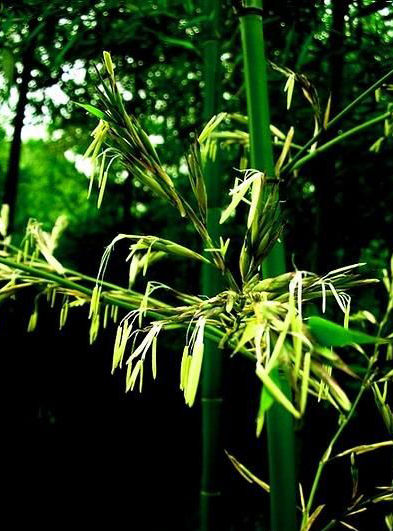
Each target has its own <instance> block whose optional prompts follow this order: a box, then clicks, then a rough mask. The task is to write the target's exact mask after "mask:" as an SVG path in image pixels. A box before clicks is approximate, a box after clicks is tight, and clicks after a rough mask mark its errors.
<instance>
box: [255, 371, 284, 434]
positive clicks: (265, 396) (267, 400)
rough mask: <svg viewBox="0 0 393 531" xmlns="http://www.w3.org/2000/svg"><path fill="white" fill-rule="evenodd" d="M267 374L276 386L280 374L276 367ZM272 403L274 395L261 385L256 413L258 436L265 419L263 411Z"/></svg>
mask: <svg viewBox="0 0 393 531" xmlns="http://www.w3.org/2000/svg"><path fill="white" fill-rule="evenodd" d="M269 376H270V378H271V379H272V381H273V382H274V383H275V384H276V385H277V386H278V385H279V383H280V380H279V378H280V375H279V372H278V368H277V367H274V368H273V369H272V370H271V371H270V372H269ZM273 404H274V396H273V395H272V394H271V392H270V391H269V389H268V388H267V387H266V385H263V386H262V390H261V395H260V400H259V409H258V415H257V419H256V422H257V430H256V435H257V437H259V436H260V435H261V433H262V429H263V424H264V420H265V413H266V411H268V410H269V409H270V408H271V407H272V405H273Z"/></svg>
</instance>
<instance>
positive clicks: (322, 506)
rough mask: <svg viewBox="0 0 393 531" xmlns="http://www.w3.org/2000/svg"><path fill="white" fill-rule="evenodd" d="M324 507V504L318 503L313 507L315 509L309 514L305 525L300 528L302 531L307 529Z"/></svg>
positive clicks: (307, 530)
mask: <svg viewBox="0 0 393 531" xmlns="http://www.w3.org/2000/svg"><path fill="white" fill-rule="evenodd" d="M324 507H325V505H318V507H317V508H316V509H315V511H314V512H313V513H312V514H311V515H310V517H309V518H308V520H307V524H306V527H305V528H304V529H302V531H309V529H310V528H311V526H312V525H313V523H314V522H315V520H316V519H317V518H318V516H319V515H320V514H321V511H322V509H323V508H324Z"/></svg>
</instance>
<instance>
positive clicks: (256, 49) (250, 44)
mask: <svg viewBox="0 0 393 531" xmlns="http://www.w3.org/2000/svg"><path fill="white" fill-rule="evenodd" d="M244 6H245V8H246V9H245V10H243V11H242V12H241V13H240V15H241V16H240V28H241V34H242V44H243V55H244V71H245V82H246V94H247V111H248V117H249V133H250V153H251V165H252V167H253V168H255V169H259V170H261V171H263V172H265V174H266V175H267V176H271V177H274V162H273V150H272V141H271V134H270V129H269V124H270V117H269V100H268V89H267V74H266V58H265V51H264V39H263V26H262V16H261V15H260V14H258V12H257V10H259V9H262V1H261V0H249V1H247V2H244ZM247 7H251V8H256V9H253V10H250V11H248V12H247ZM263 201H264V196H263V195H262V196H261V197H260V201H259V205H258V210H259V211H260V210H261V206H262V205H263ZM256 218H257V219H256V221H255V222H254V223H253V227H252V230H254V231H257V230H258V216H256ZM284 271H285V258H284V248H283V245H282V244H277V245H276V246H275V247H274V249H273V251H272V252H271V253H270V255H269V256H268V257H267V259H266V260H265V262H264V264H263V274H264V276H269V277H270V276H276V275H278V274H280V273H282V272H284ZM280 387H281V390H282V391H283V392H284V393H285V395H286V396H287V397H290V396H291V391H290V386H289V382H288V379H287V377H286V375H282V378H281V385H280ZM267 431H268V454H269V475H270V489H271V490H270V509H271V515H270V517H271V530H272V531H295V529H296V527H297V526H296V488H295V484H296V482H295V459H294V434H293V420H292V416H291V414H290V413H288V411H286V410H285V409H284V408H283V407H282V406H281V405H279V404H277V403H275V404H274V405H273V406H272V407H271V409H270V410H269V412H268V414H267Z"/></svg>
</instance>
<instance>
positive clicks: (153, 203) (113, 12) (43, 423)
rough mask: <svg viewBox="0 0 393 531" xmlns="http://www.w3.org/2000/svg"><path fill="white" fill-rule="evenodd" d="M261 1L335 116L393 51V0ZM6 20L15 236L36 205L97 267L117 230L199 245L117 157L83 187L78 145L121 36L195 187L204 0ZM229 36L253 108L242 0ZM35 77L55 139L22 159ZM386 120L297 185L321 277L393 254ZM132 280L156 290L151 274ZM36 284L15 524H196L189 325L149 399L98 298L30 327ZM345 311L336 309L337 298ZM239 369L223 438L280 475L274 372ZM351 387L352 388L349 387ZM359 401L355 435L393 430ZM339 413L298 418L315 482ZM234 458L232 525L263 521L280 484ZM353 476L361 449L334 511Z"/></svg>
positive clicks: (184, 274) (270, 25)
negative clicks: (184, 384) (270, 391)
mask: <svg viewBox="0 0 393 531" xmlns="http://www.w3.org/2000/svg"><path fill="white" fill-rule="evenodd" d="M265 13H266V15H265V38H266V41H267V52H268V56H269V58H271V59H272V60H273V61H274V62H276V63H278V64H281V65H285V66H288V67H289V68H291V69H293V70H295V71H296V72H300V73H303V74H305V75H306V76H307V77H308V78H309V79H310V80H311V81H312V83H313V84H314V85H315V86H316V87H317V89H318V93H319V99H320V102H321V106H322V109H324V108H325V106H326V102H327V99H328V96H329V93H330V92H331V93H332V115H334V114H335V113H336V112H338V111H339V110H340V109H342V108H343V107H344V106H345V105H346V104H347V103H348V102H349V101H351V99H353V98H354V97H356V96H357V95H358V94H359V93H360V92H361V91H362V90H364V89H365V88H366V87H367V86H369V85H370V84H372V83H373V82H374V81H375V80H376V79H378V78H379V77H381V76H382V75H383V74H384V73H385V72H387V71H388V70H389V69H390V68H392V66H393V61H392V59H393V58H392V41H393V9H392V5H391V3H390V2H378V1H375V2H367V1H360V0H358V1H347V0H344V1H340V0H335V1H332V2H319V1H318V2H310V1H298V2H285V1H280V2H277V1H276V2H268V1H267V2H265ZM0 16H1V24H0V38H1V47H2V48H1V53H2V65H3V66H2V70H3V72H4V79H5V82H4V83H3V85H2V89H1V90H2V101H4V102H5V101H7V100H8V101H9V102H10V103H9V104H10V107H11V111H10V112H8V111H7V110H6V109H5V107H4V106H3V107H2V108H1V112H2V113H3V119H2V124H3V127H1V126H0V138H1V144H0V185H1V186H2V189H3V190H4V196H5V197H7V193H8V200H10V198H11V201H13V202H14V203H13V205H14V211H15V224H14V241H15V242H18V241H20V239H21V237H22V234H23V231H24V226H25V224H26V222H27V220H28V219H29V218H30V217H34V218H37V219H39V220H40V221H42V223H43V224H44V227H45V228H47V229H49V227H50V226H51V225H52V224H53V223H54V221H55V219H56V218H57V216H58V215H60V214H63V213H64V214H66V215H67V216H68V218H69V227H68V229H67V231H66V233H65V235H64V237H63V239H62V242H61V244H60V247H59V249H58V250H57V253H56V256H58V257H59V258H60V259H61V261H62V262H63V263H64V264H66V265H67V266H69V267H73V268H75V269H78V270H80V271H83V272H85V273H87V274H91V275H95V274H96V273H97V269H98V265H99V261H100V258H101V255H102V252H103V249H104V247H105V245H107V244H108V243H109V242H110V241H111V239H112V238H113V237H114V236H115V235H116V234H117V233H118V232H120V231H122V232H128V233H133V234H160V235H161V236H163V237H166V238H170V239H173V240H175V241H185V242H187V244H188V245H190V246H194V248H197V246H198V242H197V240H196V238H195V236H194V235H193V233H192V232H191V231H190V230H189V229H188V227H186V226H184V225H183V224H182V223H180V222H179V221H178V219H177V217H176V213H175V212H171V211H170V210H169V209H168V207H167V206H164V205H163V204H162V203H161V202H160V201H159V200H157V199H155V198H152V197H151V195H150V194H149V193H148V192H146V191H145V190H144V189H143V188H142V187H140V186H138V185H137V184H136V183H135V182H133V181H131V179H130V176H124V174H122V172H121V169H120V168H114V172H113V174H112V176H111V180H110V182H109V183H108V189H107V192H106V197H105V199H104V204H103V207H102V208H101V210H100V211H97V210H96V208H95V205H94V201H91V202H90V203H88V202H87V201H86V200H85V193H86V187H87V186H86V178H85V176H84V175H83V174H81V173H79V172H77V170H76V169H75V166H74V164H73V163H72V162H70V161H69V160H67V159H66V158H65V157H64V153H65V152H66V151H67V150H72V151H73V153H74V154H83V152H84V151H85V149H86V147H87V145H88V143H89V133H90V131H91V130H92V129H93V128H94V126H95V120H94V119H93V118H90V117H89V116H87V115H85V113H83V112H81V111H80V110H78V109H77V108H76V106H75V105H74V104H73V101H82V102H85V101H92V102H93V103H94V81H95V78H94V71H93V68H92V67H93V64H97V63H99V61H100V57H101V53H102V50H109V51H110V52H111V54H112V57H113V59H114V61H115V63H116V72H117V75H118V77H119V79H120V80H121V83H122V86H123V87H125V88H127V89H128V90H129V91H130V92H131V93H132V95H133V97H132V99H131V100H130V101H128V103H127V105H128V106H129V109H130V111H131V112H133V113H134V114H135V115H136V116H137V117H138V118H139V119H140V120H141V122H142V124H143V126H144V127H145V129H146V130H147V131H148V132H149V133H151V134H155V135H162V137H163V139H164V144H163V145H158V147H157V149H158V150H159V153H160V157H161V158H162V160H163V161H164V162H165V164H166V165H167V166H168V168H169V170H170V172H171V175H173V176H174V178H175V179H176V183H177V185H178V186H179V187H180V188H181V189H183V190H185V189H186V187H187V182H186V181H187V179H186V177H185V176H184V174H183V173H182V169H181V168H182V164H183V165H184V161H183V159H182V156H183V153H184V152H185V150H186V149H187V146H188V144H189V143H190V141H192V138H193V137H194V135H195V131H197V130H200V128H201V125H202V118H201V112H202V111H201V109H202V107H201V105H202V103H201V99H202V98H201V94H202V70H201V68H202V67H201V56H200V53H199V52H200V46H201V39H202V37H201V35H200V30H199V29H198V28H199V18H198V17H200V6H199V3H198V2H195V3H193V2H176V1H173V2H170V1H168V2H157V3H154V2H115V1H110V0H103V1H102V2H96V3H94V5H92V3H90V2H81V1H79V2H78V1H76V0H73V1H72V2H68V3H60V2H57V1H54V2H50V3H48V2H41V1H27V0H26V1H23V2H7V3H3V4H2V10H1V13H0ZM221 38H222V43H223V50H222V51H223V55H222V67H223V68H222V75H223V85H222V96H223V97H222V100H221V108H222V109H223V110H227V111H229V112H243V113H245V91H244V85H243V77H242V76H243V73H242V57H241V48H240V35H239V31H238V29H237V21H236V18H235V16H234V13H233V11H232V8H231V4H230V3H229V2H224V3H223V10H222V27H221ZM75 65H77V66H78V65H79V66H78V67H80V68H84V69H85V78H84V81H83V82H81V83H77V82H75V81H73V80H72V79H67V76H65V75H64V74H65V73H67V72H68V71H69V70H70V68H72V67H75ZM23 72H25V74H26V73H27V74H28V79H27V80H26V81H27V86H28V90H27V105H26V106H25V107H24V108H23V109H22V110H23V111H24V112H26V117H27V118H26V120H25V124H26V122H28V123H30V124H31V123H35V124H42V123H44V124H45V126H46V129H47V132H48V134H47V138H45V139H37V138H33V137H31V136H30V138H25V140H24V141H23V143H22V151H21V158H20V160H19V159H18V160H15V158H14V160H12V157H10V156H9V153H10V146H11V143H12V142H14V143H15V132H16V131H17V129H18V124H17V120H18V112H17V110H18V109H17V108H16V100H17V99H16V95H17V91H19V93H21V86H22V83H23ZM269 78H270V99H271V114H272V123H274V124H275V125H277V126H278V127H279V128H280V129H282V130H283V131H287V130H288V128H289V126H290V125H294V127H295V130H296V136H295V141H296V142H297V143H299V144H302V143H304V142H305V141H306V140H307V139H308V138H309V137H310V136H311V134H312V131H313V121H312V113H311V109H310V107H309V105H308V104H307V102H306V100H305V99H304V98H303V97H302V95H301V90H300V89H299V88H295V93H294V99H293V105H292V109H291V111H290V112H288V111H286V109H285V95H284V93H283V86H284V84H285V79H283V78H282V76H280V75H279V74H277V73H276V72H274V71H272V70H270V71H269ZM391 83H393V81H391ZM53 85H58V86H60V87H61V89H62V90H63V91H64V93H65V94H66V95H67V97H68V101H67V103H62V104H56V102H54V101H53V100H52V99H51V98H50V97H49V95H48V92H47V89H48V87H51V86H53ZM388 88H389V87H383V90H382V96H381V100H380V101H379V102H376V100H375V98H374V97H369V98H367V99H365V100H363V102H362V103H361V105H359V106H358V107H356V109H355V110H354V111H353V112H352V113H351V115H350V116H347V117H346V119H345V120H344V122H342V124H341V125H340V127H342V130H346V129H348V128H350V127H353V126H354V125H357V124H360V123H362V122H363V121H365V120H367V119H369V118H371V117H373V116H376V115H378V114H381V113H383V112H385V110H386V105H387V104H388V103H389V102H391V101H392V93H391V92H390V93H389V91H388V90H387V89H388ZM22 118H23V114H22ZM12 123H13V125H14V126H15V127H14V129H12V127H11V125H12ZM19 125H20V124H19ZM25 131H26V130H25ZM383 134H384V132H383V124H379V125H377V126H374V127H372V128H369V129H366V130H365V131H363V132H362V133H361V134H360V135H357V136H353V137H351V139H349V140H348V141H347V142H346V143H342V144H340V145H339V146H338V147H337V148H334V149H333V150H331V151H330V152H329V153H328V154H326V156H323V158H322V157H319V158H316V159H315V161H314V162H313V163H311V164H309V165H307V166H305V167H304V169H302V170H301V172H299V175H298V176H297V177H296V179H294V180H293V181H291V184H290V185H289V186H288V187H286V188H285V189H284V191H283V194H284V196H285V199H286V204H285V219H286V221H287V226H286V232H285V239H286V246H287V258H288V264H290V263H291V260H292V261H293V262H294V263H295V264H296V266H297V267H298V268H301V269H307V270H315V271H316V272H318V273H321V274H323V273H326V272H327V271H329V270H330V269H333V268H336V267H340V266H342V265H345V264H349V263H356V262H359V261H367V266H366V267H365V268H364V271H365V274H369V275H371V276H380V274H381V273H380V271H381V268H383V267H387V265H388V260H389V256H390V254H391V252H392V236H391V235H392V208H391V205H392V199H393V187H392V171H393V162H392V160H393V159H392V139H391V138H386V139H384V141H383V143H382V146H381V150H380V152H379V153H374V152H370V151H369V148H370V146H371V145H372V144H373V143H374V142H375V141H376V140H377V139H378V138H379V137H382V136H383ZM239 155H240V150H239V149H238V148H237V147H232V148H227V149H226V150H225V151H224V155H223V157H222V158H223V160H224V162H223V167H224V170H223V171H225V175H226V177H225V178H226V179H227V182H228V183H230V182H231V179H233V171H232V168H233V167H237V166H238V163H239ZM10 168H13V169H10ZM15 168H16V169H15ZM10 175H11V177H10ZM10 178H12V179H14V182H15V181H16V182H17V184H18V186H17V188H16V192H15V193H14V196H12V193H11V195H10V191H9V190H10V187H9V184H8V185H7V183H9V179H10ZM7 186H8V188H7ZM7 190H8V192H7ZM225 193H226V191H225V190H223V204H226V198H225ZM241 222H242V217H241V213H240V214H239V215H238V217H237V218H236V219H235V220H234V221H233V223H232V225H231V226H229V227H228V228H227V229H226V230H227V233H228V234H229V235H230V236H231V238H232V241H233V242H235V244H236V242H237V241H240V239H239V238H240V235H241ZM125 256H126V248H125V247H122V246H121V245H120V246H119V247H118V251H117V252H116V255H115V256H114V258H113V259H112V261H111V263H110V268H109V271H108V279H109V280H111V281H113V282H116V283H120V284H123V285H125V283H126V279H127V266H126V265H125V262H124V259H125ZM150 276H151V278H154V279H159V280H161V281H162V282H166V283H171V284H172V285H175V286H176V287H177V288H178V289H180V290H184V291H187V292H190V293H195V292H196V293H199V289H200V288H199V280H198V278H199V271H198V268H197V267H196V266H195V265H189V264H185V263H183V262H181V261H171V260H168V261H164V262H161V263H160V264H159V265H158V266H153V267H152V268H151V270H150ZM136 287H137V288H138V289H141V290H144V282H143V280H140V281H138V284H137V286H136ZM34 295H35V292H34V290H30V291H26V293H24V294H22V295H21V296H20V297H18V298H17V299H16V300H7V301H2V302H1V304H2V307H1V322H0V340H1V345H2V368H1V369H2V370H1V375H2V376H1V379H2V388H3V389H4V391H5V393H4V394H5V396H4V399H3V406H4V414H3V418H4V424H3V434H4V435H3V440H4V442H5V448H4V450H3V452H2V454H3V460H2V461H3V465H2V468H3V473H2V482H3V489H2V490H3V492H5V495H4V497H3V503H4V508H5V512H4V518H6V515H7V518H9V520H8V522H9V523H8V524H7V525H6V526H5V528H10V529H14V528H15V529H16V528H20V527H21V526H22V525H23V526H27V525H29V526H32V527H33V526H34V527H40V528H51V529H57V528H59V527H61V526H63V525H68V526H69V527H71V526H72V527H75V528H79V527H85V528H86V529H91V528H93V527H95V526H97V525H103V527H105V528H110V529H116V530H117V529H124V528H129V529H140V530H144V529H146V530H156V531H164V530H166V529H179V530H183V529H184V530H188V529H189V530H195V529H197V521H198V511H197V500H198V488H199V486H198V484H199V476H200V410H199V406H198V405H196V406H195V407H194V408H192V409H191V410H190V409H189V408H187V407H186V406H185V405H184V402H183V397H182V394H181V392H180V391H179V389H178V375H179V366H180V356H181V351H182V346H183V342H184V338H183V335H182V333H179V332H176V333H174V332H171V333H167V334H165V338H164V337H162V338H161V339H160V348H159V358H158V381H157V382H156V383H154V384H153V383H151V382H150V381H149V378H145V384H144V390H143V394H142V395H141V396H140V395H139V394H138V392H136V393H133V394H128V395H126V394H125V393H124V374H122V373H117V374H115V375H114V376H111V374H110V369H111V357H112V345H113V340H114V332H115V328H114V327H113V326H112V327H109V329H108V330H107V331H105V332H102V333H100V336H99V339H98V341H97V342H96V343H95V344H94V345H93V346H89V344H88V321H87V315H86V311H85V310H84V309H81V310H78V309H76V310H74V311H73V312H72V313H71V315H70V316H69V319H68V323H67V325H66V327H65V328H64V329H63V330H62V331H59V330H58V319H59V312H60V307H59V305H57V306H56V307H55V308H54V309H53V310H51V309H49V308H48V306H47V305H46V304H45V303H44V302H40V305H39V319H38V326H37V330H36V331H35V332H34V333H32V334H27V332H26V328H27V323H28V319H29V316H30V314H31V311H32V309H33V301H34ZM353 299H354V302H353V305H354V311H356V310H357V309H360V308H361V309H368V310H369V311H371V312H372V313H374V314H375V315H376V317H377V318H378V317H379V316H381V315H382V313H383V311H384V307H385V305H386V296H385V292H384V290H383V289H382V288H381V287H376V288H372V289H367V290H358V291H356V293H354V294H353ZM331 317H332V318H336V319H337V320H338V319H339V318H340V317H337V313H336V314H334V313H332V315H331ZM225 381H226V388H225V435H224V446H225V448H227V449H228V450H229V451H230V452H231V453H233V454H234V455H235V456H236V457H237V458H238V459H239V461H241V462H243V463H244V464H245V465H246V466H248V467H249V468H251V469H252V470H253V471H254V472H255V473H256V474H257V475H259V476H260V477H261V478H263V479H265V480H267V464H266V452H265V449H266V444H265V440H264V438H263V437H262V439H261V440H256V439H255V435H254V418H255V414H256V409H257V397H258V386H257V382H256V381H255V378H254V376H253V372H252V371H250V369H249V367H248V364H247V362H245V361H243V360H242V359H238V358H236V357H235V358H232V359H228V362H227V366H226V380H225ZM344 383H345V384H346V385H347V387H346V389H349V391H348V393H349V394H350V395H351V393H353V392H354V390H355V389H351V382H350V381H349V380H348V381H345V382H344ZM352 385H353V384H352ZM359 411H360V412H359V415H358V417H357V418H355V420H354V423H353V425H352V428H350V429H349V430H348V431H347V432H346V433H345V435H344V437H343V439H342V440H341V442H340V448H341V449H345V448H348V447H350V446H351V445H355V444H361V443H367V442H376V441H379V440H386V439H388V438H389V435H388V434H387V433H386V429H385V428H384V425H383V422H382V420H381V418H380V417H379V415H378V412H377V410H376V408H375V406H374V404H373V402H372V400H371V399H370V400H368V401H365V402H364V403H363V404H362V405H361V408H360V410H359ZM360 417H361V420H360ZM335 422H336V416H335V414H334V413H333V412H332V411H330V410H327V409H325V408H324V407H322V406H319V407H318V408H310V411H309V413H308V414H307V417H306V419H305V420H304V423H303V424H302V425H301V426H299V427H298V430H297V435H298V464H299V471H300V472H299V479H300V480H301V482H302V484H303V487H304V488H305V489H306V491H308V489H309V485H310V481H311V478H312V474H313V471H314V469H315V467H316V463H317V460H318V458H319V456H320V454H321V451H322V449H323V448H324V447H325V445H326V441H327V437H328V433H330V432H333V430H334V426H335ZM358 462H359V467H360V491H361V492H365V493H366V494H369V495H370V494H371V493H374V492H375V486H377V485H387V484H388V482H389V481H391V468H392V467H391V464H392V457H391V453H389V452H388V451H387V450H381V452H380V453H372V454H366V455H365V456H360V457H359V460H358ZM222 466H223V475H224V478H225V481H224V495H225V497H224V500H225V501H224V503H225V515H226V526H227V527H226V528H227V529H234V530H235V529H236V530H248V529H250V530H254V529H266V528H267V527H266V525H267V524H266V517H265V516H264V515H265V514H266V511H265V510H266V508H267V503H268V500H267V496H266V495H265V494H264V493H263V492H262V491H260V490H259V489H258V487H256V486H254V485H249V484H248V483H246V482H245V481H244V480H243V479H242V478H241V477H240V476H239V475H238V474H237V473H236V472H235V471H234V470H233V468H232V466H231V465H230V463H229V462H228V461H226V460H225V459H224V457H223V463H222ZM350 491H351V484H350V471H349V464H348V460H342V461H340V462H337V464H332V465H331V466H329V467H328V468H327V469H326V476H325V480H324V481H323V482H322V488H321V491H320V496H321V503H325V502H327V503H328V504H329V514H330V516H334V515H335V514H336V513H337V514H339V513H340V510H342V509H343V508H344V507H346V506H347V505H348V501H349V499H350ZM382 514H383V511H382V510H381V508H380V507H379V506H377V507H376V508H375V509H374V510H372V511H370V513H369V515H368V516H367V515H362V516H361V517H359V518H354V519H353V520H351V523H353V525H356V526H358V528H359V529H361V530H367V529H370V528H373V529H375V530H376V529H381V530H382V529H384V524H383V517H382ZM322 520H323V518H321V522H322ZM315 528H316V529H318V528H319V527H318V524H316V526H315Z"/></svg>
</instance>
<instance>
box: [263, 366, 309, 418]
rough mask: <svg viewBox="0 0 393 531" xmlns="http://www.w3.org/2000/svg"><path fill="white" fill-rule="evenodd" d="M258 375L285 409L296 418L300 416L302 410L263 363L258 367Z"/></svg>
mask: <svg viewBox="0 0 393 531" xmlns="http://www.w3.org/2000/svg"><path fill="white" fill-rule="evenodd" d="M256 373H257V376H258V377H259V378H260V379H261V380H262V382H263V383H264V384H265V385H266V387H267V389H268V390H269V391H270V393H271V394H272V396H273V397H274V399H275V400H277V402H279V403H280V404H281V405H282V406H283V407H284V408H285V409H287V410H288V411H289V412H290V413H291V414H292V415H293V416H294V417H295V418H300V412H299V411H298V410H297V409H296V408H295V406H294V405H293V404H292V402H291V401H290V400H288V398H287V397H286V396H285V395H284V393H283V392H282V391H281V389H280V388H279V387H277V385H276V384H275V383H274V382H273V380H272V379H271V378H270V376H269V374H268V373H267V371H266V369H265V368H264V367H262V365H260V364H258V365H257V369H256Z"/></svg>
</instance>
